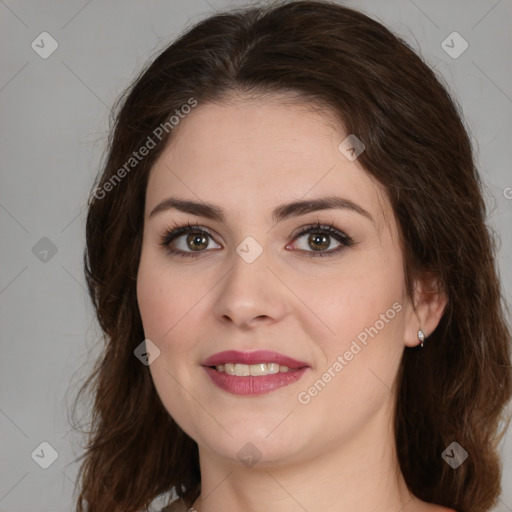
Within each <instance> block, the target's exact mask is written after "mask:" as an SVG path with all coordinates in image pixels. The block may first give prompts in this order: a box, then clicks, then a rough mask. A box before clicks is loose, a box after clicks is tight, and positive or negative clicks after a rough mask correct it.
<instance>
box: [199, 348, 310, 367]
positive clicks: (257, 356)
mask: <svg viewBox="0 0 512 512" xmlns="http://www.w3.org/2000/svg"><path fill="white" fill-rule="evenodd" d="M226 363H234V364H236V363H238V364H247V365H252V364H258V363H267V364H268V363H277V364H279V365H283V366H287V367H288V368H290V369H292V370H295V369H299V368H309V367H310V365H309V364H308V363H305V362H303V361H298V360H297V359H293V358H292V357H288V356H285V355H283V354H280V353H278V352H274V351H272V350H256V351H253V352H238V351H236V350H226V351H224V352H218V353H216V354H213V355H212V356H210V357H208V358H207V359H205V360H204V361H203V362H202V363H201V364H202V366H210V367H212V366H219V365H221V364H226Z"/></svg>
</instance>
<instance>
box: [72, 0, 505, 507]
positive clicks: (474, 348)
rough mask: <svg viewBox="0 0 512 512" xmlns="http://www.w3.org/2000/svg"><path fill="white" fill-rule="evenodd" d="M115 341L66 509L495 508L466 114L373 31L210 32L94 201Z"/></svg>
mask: <svg viewBox="0 0 512 512" xmlns="http://www.w3.org/2000/svg"><path fill="white" fill-rule="evenodd" d="M85 270H86V277H87V282H88V286H89V290H90V294H91V297H92V300H93V303H94V306H95V308H96V312H97V316H98V319H99V322H100V325H101V327H102V329H103V331H104V333H105V335H106V340H107V344H106V346H105V352H104V354H103V355H102V358H101V360H99V361H98V364H97V367H96V369H95V372H94V373H93V375H92V376H91V377H90V379H89V380H88V382H87V383H86V385H89V384H94V391H95V402H94V406H93V413H94V417H93V420H94V421H93V428H92V431H91V432H90V434H91V438H90V442H89V444H88V446H87V450H86V452H85V453H84V455H83V457H84V462H83V464H82V467H81V473H80V478H81V482H80V483H81V494H80V496H79V500H78V503H77V511H83V510H89V511H91V512H92V511H94V512H99V511H109V512H112V511H123V512H131V511H138V510H142V509H143V508H147V507H148V506H149V505H150V503H151V502H152V500H153V499H154V498H156V497H157V496H159V495H161V494H163V493H167V492H169V491H171V489H173V488H174V491H175V493H176V494H177V496H178V498H179V500H178V501H176V502H174V503H173V504H172V505H170V507H169V508H166V509H165V510H172V511H175V510H176V511H179V510H183V511H186V510H187V509H189V510H197V511H199V512H212V511H219V510H226V511H234V510H246V511H249V510H268V511H272V512H281V511H292V510H308V511H315V510H332V511H337V510H358V511H369V510H374V511H391V510H396V511H399V510H401V511H404V512H424V511H448V510H457V511H459V512H477V511H479V512H480V511H486V510H490V509H491V507H492V506H493V505H494V504H495V503H496V502H497V497H498V495H499V493H500V477H501V469H500V461H499V457H498V451H497V443H498V442H499V439H500V436H501V435H502V434H503V430H504V429H503V428H501V430H500V427H501V425H500V423H499V422H500V420H503V419H505V418H504V407H505V405H506V404H507V402H508V401H509V399H510V397H511V373H510V332H509V330H508V327H507V325H506V323H505V320H504V312H503V305H502V303H503V301H502V298H501V291H500V284H499V281H498V279H497V273H496V263H495V255H494V246H493V239H492V238H491V236H490V234H489V231H488V229H487V226H486V224H485V206H484V202H483V199H482V192H481V183H480V178H479V176H478V173H477V170H476V168H475V164H474V161H473V156H472V149H471V144H470V141H469V138H468V135H467V133H466V131H465V129H464V127H463V124H462V121H461V119H460V117H459V114H458V112H457V108H456V106H455V104H454V102H453V100H452V99H451V98H450V96H449V95H448V93H447V92H446V90H445V89H444V88H443V86H442V85H441V84H440V82H439V81H438V79H437V78H436V77H435V75H434V73H433V72H432V71H431V70H430V69H429V67H428V66H427V65H426V64H425V63H424V62H423V61H422V60H421V59H420V58H419V57H418V56H417V55H416V54H415V53H414V52H413V51H412V50H411V49H410V48H409V47H408V46H407V45H406V44H405V43H404V42H403V41H401V40H400V39H398V38H397V37H396V36H394V35H393V34H391V33H390V32H389V31H388V30H387V29H386V28H384V27H383V26H382V25H381V24H379V23H377V22H375V21H373V20H372V19H370V18H368V17H367V16H365V15H363V14H361V13H359V12H357V11H354V10H351V9H348V8H345V7H342V6H340V5H337V4H335V3H328V2H313V1H304V2H288V3H284V4H278V5H276V6H274V7H272V8H248V9H245V10H239V11H231V12H229V13H225V14H220V15H216V16H213V17H211V18H209V19H206V20H204V21H203V22H201V23H199V24H198V25H197V26H195V27H193V28H192V29H191V30H189V31H188V32H187V33H186V34H184V35H183V36H182V37H181V38H180V39H178V40H177V41H176V42H174V43H173V44H172V45H170V46H169V47H168V48H167V49H166V50H165V51H164V52H162V53H161V55H159V56H158V58H156V60H155V61H154V62H153V63H152V64H151V65H150V66H149V67H148V68H147V69H146V70H145V71H144V72H143V73H142V74H141V76H140V77H139V78H138V79H137V80H136V81H135V83H134V84H133V85H132V86H131V87H130V89H129V90H128V91H127V94H126V95H125V97H124V99H123V101H122V103H121V108H120V109H119V112H118V115H117V118H116V123H115V127H114V129H113V132H112V137H111V141H110V148H109V155H108V159H107V161H106V164H105V167H104V169H103V172H102V174H101V175H100V176H99V178H98V181H97V183H96V186H95V188H94V191H93V194H92V196H91V200H90V204H89V212H88V218H87V248H86V252H85Z"/></svg>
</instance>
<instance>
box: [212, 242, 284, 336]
mask: <svg viewBox="0 0 512 512" xmlns="http://www.w3.org/2000/svg"><path fill="white" fill-rule="evenodd" d="M270 259H271V258H270V257H267V254H266V252H265V251H263V253H262V254H261V255H260V256H259V257H258V258H256V259H255V260H254V261H252V262H250V263H249V262H248V261H246V260H244V259H243V258H242V257H241V256H239V254H238V253H235V254H234V256H233V259H232V267H231V269H230V270H229V271H228V272H227V274H226V276H225V277H224V278H223V279H222V280H221V282H220V284H219V285H218V286H217V287H216V293H217V295H216V297H215V306H214V315H215V318H216V319H217V320H219V321H220V322H223V323H232V324H234V325H236V326H237V327H239V328H240V329H246V330H247V329H251V328H253V327H256V326H257V325H262V324H268V325H270V324H272V323H274V322H278V321H280V320H281V319H282V318H284V317H285V316H286V315H287V313H288V312H289V307H290V306H289V301H290V292H289V290H287V288H286V286H285V285H284V284H283V282H282V281H281V280H280V279H279V278H278V275H279V272H278V271H276V270H275V268H272V267H275V265H272V263H271V261H270Z"/></svg>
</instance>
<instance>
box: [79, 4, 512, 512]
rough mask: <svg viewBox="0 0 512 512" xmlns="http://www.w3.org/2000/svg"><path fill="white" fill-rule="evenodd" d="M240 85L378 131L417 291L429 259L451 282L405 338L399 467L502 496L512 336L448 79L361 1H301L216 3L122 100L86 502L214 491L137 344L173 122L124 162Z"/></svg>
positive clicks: (96, 230) (448, 487)
mask: <svg viewBox="0 0 512 512" xmlns="http://www.w3.org/2000/svg"><path fill="white" fill-rule="evenodd" d="M233 91H242V92H245V93H248V94H260V93H261V94H268V93H294V94H297V93H298V94H299V97H300V98H301V99H302V101H303V102H304V103H305V104H306V103H308V102H310V101H312V102H316V103H317V104H322V105H324V106H326V107H327V108H328V109H329V110H330V111H331V112H334V113H335V114H336V115H337V116H338V117H339V119H340V122H341V123H342V124H343V127H344V129H345V130H346V132H347V133H353V134H356V135H357V137H358V138H359V139H361V140H362V141H363V142H364V144H365V145H366V150H365V151H364V152H363V153H362V154H361V155H360V156H359V160H358V161H359V162H360V163H361V164H362V165H363V166H364V168H365V169H366V170H367V172H368V173H370V174H371V175H372V176H374V177H375V178H376V179H377V180H378V181H379V182H380V183H382V184H383V185H384V187H385V189H386V190H387V194H388V197H389V199H390V202H391V205H392V207H393V210H394V213H395V216H396V219H397V224H398V226H399V229H400V233H401V238H402V240H401V243H402V248H403V256H404V265H405V269H404V271H405V275H406V278H407V285H408V293H409V295H410V296H412V295H411V294H412V283H413V279H414V278H416V277H418V276H420V275H421V274H422V273H424V272H429V273H431V274H433V275H434V276H435V277H436V278H437V280H438V282H439V286H440V288H441V289H442V290H443V291H444V292H445V293H446V295H447V297H448V304H447V306H446V310H445V313H444V315H443V317H442V319H441V321H440V324H439V325H438V327H437V329H436V330H435V331H434V332H433V333H432V334H431V335H430V337H429V338H428V340H427V343H426V345H425V347H424V348H423V349H420V348H406V349H405V350H404V354H403V358H402V363H401V366H400V370H399V375H398V381H397V382H398V392H397V397H396V399H397V409H396V417H395V432H396V445H397V453H398V458H399V463H400V469H401V471H402V473H403V475H404V478H405V481H406V483H407V485H408V487H409V489H410V491H411V492H412V493H413V494H414V495H415V496H417V497H419V498H420V499H422V500H424V501H427V502H431V503H436V504H440V505H443V506H447V507H451V508H455V509H457V510H458V511H461V512H462V511H463V512H482V511H486V510H489V509H490V508H491V507H492V506H493V505H494V504H495V503H496V500H497V497H498V495H499V493H500V490H501V488H500V478H501V464H500V459H499V456H498V448H499V447H498V443H499V442H500V440H501V437H502V435H503V433H504V432H505V430H506V426H503V429H502V431H501V432H500V422H501V421H502V420H505V419H506V418H505V414H504V411H505V405H506V404H507V402H508V401H509V399H510V397H511V396H512V388H511V386H512V379H511V366H510V340H511V337H510V331H509V330H508V327H507V325H506V322H505V312H504V301H503V299H502V295H501V290H500V284H499V280H498V276H497V272H496V262H495V252H496V248H495V245H494V241H493V236H492V234H491V233H490V231H489V228H488V227H487V225H486V223H485V217H486V208H485V204H484V201H483V194H482V183H481V181H480V178H479V176H478V173H477V169H476V167H475V163H474V160H473V154H472V148H471V143H470V140H469V137H468V134H467V132H466V130H465V128H464V126H463V123H462V121H461V118H460V115H459V113H458V108H457V106H456V105H455V104H454V101H453V100H452V99H451V97H450V95H449V93H448V92H447V91H446V89H445V87H443V85H442V84H441V83H440V80H439V79H438V78H436V76H435V74H434V73H433V71H432V70H431V69H430V68H429V67H428V66H427V65H426V64H425V63H424V62H423V60H422V59H421V58H420V57H419V56H418V55H416V54H415V53H414V51H412V50H411V48H410V47H409V46H408V45H407V44H406V43H405V42H403V41H402V40H400V39H399V38H397V37H396V36H395V35H393V34H392V33H391V32H390V31H389V30H388V29H386V28H385V27H383V26H382V25H381V24H380V23H377V22H376V21H373V20H372V19H371V18H369V17H367V16H365V15H364V14H362V13H360V12H357V11H355V10H352V9H349V8H346V7H342V6H340V5H338V4H335V3H331V2H326V1H298V2H285V3H282V2H281V3H278V4H276V5H274V6H271V7H260V6H258V7H250V8H245V9H238V10H232V11H230V12H228V13H224V14H218V15H215V16H212V17H210V18H207V19H206V20H204V21H202V22H200V23H198V24H197V25H195V26H194V27H192V28H191V29H190V30H189V31H187V33H185V34H184V35H182V36H181V37H180V38H179V39H178V40H177V41H176V42H174V43H173V44H171V45H170V46H169V47H167V48H166V49H165V50H164V51H163V52H162V53H161V54H160V55H159V56H158V57H157V58H156V59H155V60H154V62H152V63H151V64H150V65H149V66H148V67H147V68H146V69H145V70H144V71H143V72H142V73H141V75H140V76H139V78H137V80H135V82H134V83H133V84H132V85H131V86H130V88H129V89H128V90H127V91H126V93H125V95H124V96H123V97H122V98H121V99H120V100H119V103H118V106H119V105H120V108H118V109H117V110H118V113H117V116H116V118H115V125H114V127H113V130H112V132H111V136H110V139H109V152H108V157H107V159H106V162H105V165H104V168H103V172H102V174H101V175H99V177H98V179H97V182H96V184H95V185H96V186H95V190H94V194H92V195H91V198H90V200H89V210H88V216H87V227H86V243H87V247H86V250H85V254H84V264H85V273H86V280H87V284H88V288H89V293H90V295H91V298H92V301H93V304H94V307H95V311H96V314H97V317H98V320H99V324H100V326H101V328H102V330H103V331H104V333H105V339H106V340H107V341H106V344H105V347H104V352H103V353H102V354H101V357H100V358H99V359H98V360H97V363H96V366H95V368H94V371H93V373H92V375H90V376H89V378H88V379H87V380H86V382H85V383H84V385H83V386H82V388H81V389H80V392H79V394H78V395H77V398H76V400H77V402H78V399H79V397H80V395H81V393H82V392H83V390H84V389H85V388H87V387H89V386H92V389H93V391H94V404H93V408H92V428H91V430H89V431H88V432H87V433H88V435H90V439H89V441H88V444H87V447H86V450H85V453H84V454H83V455H82V456H81V457H80V458H84V462H83V464H82V465H81V468H80V473H79V478H80V479H81V480H80V486H81V489H80V496H79V498H78V503H77V511H78V512H82V511H83V510H88V511H90V512H107V511H108V512H116V511H123V512H131V511H136V510H140V509H141V508H143V507H147V506H149V504H150V503H151V501H152V500H153V499H154V498H155V497H156V496H158V495H159V494H162V493H164V492H168V491H170V490H171V488H172V487H173V486H175V488H176V492H177V494H178V495H179V496H180V497H183V498H184V499H185V500H186V502H187V503H189V504H191V503H192V502H193V501H194V499H195V498H196V497H197V496H198V494H199V492H200V472H199V463H198V450H197V445H196V443H195V442H194V441H193V440H192V439H191V438H190V437H189V436H188V435H187V434H185V433H184V432H183V431H182V430H181V429H180V427H179V426H178V425H177V424H176V423H175V422H174V420H173V419H172V418H171V417H170V415H169V414H168V412H167V411H166V410H165V408H164V407H163V405H162V403H161V401H160V399H159V397H158V395H157V393H156V390H155V387H154V384H153V381H152V379H151V376H150V373H149V369H148V368H147V367H146V366H144V365H143V364H141V362H140V361H139V360H138V359H137V358H136V357H135V356H134V354H133V351H134V349H135V347H136V346H137V345H139V344H140V343H141V342H142V340H143V339H144V332H143V327H142V323H141V318H140V314H139V310H138V306H137V299H136V276H137V269H138V264H139V256H140V252H141V240H142V231H143V213H144V202H145V191H146V185H147V180H148V175H149V173H150V170H151V168H152V166H153V164H154V162H155V160H156V159H157V158H158V156H159V155H160V154H161V152H162V149H163V148H164V146H165V144H166V143H167V142H168V140H169V138H170V137H172V130H168V132H166V133H165V135H164V136H163V137H162V138H161V140H157V141H156V142H157V143H156V147H154V148H153V149H151V151H149V153H148V154H147V156H145V157H144V158H143V159H141V160H140V161H138V162H137V164H136V165H134V166H133V168H131V167H130V168H129V172H128V171H127V172H125V173H122V174H123V176H122V179H117V180H115V181H113V179H114V178H115V176H114V175H116V173H117V178H119V176H120V174H119V170H120V169H121V168H123V166H125V170H126V162H127V161H128V160H129V158H130V157H131V156H132V155H133V152H136V151H137V150H138V149H139V148H140V147H141V146H143V145H144V144H146V143H147V140H148V137H152V138H153V140H154V139H156V137H154V133H155V132H154V130H155V128H156V127H158V126H162V125H163V124H164V123H166V122H168V120H169V117H170V116H171V115H173V113H174V112H175V111H176V110H177V109H180V107H181V106H182V105H184V104H186V103H187V102H189V100H190V98H195V100H196V101H197V102H198V103H199V104H201V103H205V102H213V101H222V100H223V99H225V98H226V97H227V95H228V94H229V93H230V92H233ZM107 183H110V184H111V185H110V187H107V186H106V184H107ZM107 191H108V192H107ZM506 425H507V426H508V422H507V424H506ZM453 441H456V442H457V443H459V444H460V445H461V446H462V447H463V448H464V449H465V450H466V451H467V452H468V453H469V457H468V459H467V460H466V461H465V462H464V463H463V464H462V465H461V466H460V467H458V468H457V469H452V468H451V467H450V466H449V465H448V464H447V463H446V462H445V461H444V460H443V458H442V457H441V453H442V452H443V451H444V450H445V448H446V447H447V446H449V445H450V444H451V443H452V442H453ZM84 502H85V503H87V506H86V508H84Z"/></svg>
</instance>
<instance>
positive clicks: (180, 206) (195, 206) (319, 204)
mask: <svg viewBox="0 0 512 512" xmlns="http://www.w3.org/2000/svg"><path fill="white" fill-rule="evenodd" d="M171 209H176V210H179V211H182V212H185V213H190V214H192V215H197V216H198V217H205V218H207V219H211V220H214V221H218V222H225V217H224V214H223V212H222V209H221V208H219V207H218V206H215V205H213V204H210V203H204V202H202V203H198V202H195V201H190V200H186V199H179V198H177V197H168V198H167V199H164V200H163V201H162V202H160V203H158V204H157V205H156V206H155V208H153V210H152V211H151V213H150V214H149V218H150V219H151V218H152V217H154V216H155V215H157V214H158V213H161V212H164V211H167V210H171ZM332 209H345V210H350V211H353V212H356V213H358V214H360V215H363V216H364V217H366V218H368V219H369V220H370V221H372V222H373V223H375V221H374V219H373V217H372V216H371V215H370V214H369V213H368V212H367V211H366V210H365V209H364V208H362V207H361V206H359V205H358V204H357V203H354V202H353V201H351V200H349V199H344V198H342V197H337V196H326V197H319V198H316V199H309V200H307V201H294V202H291V203H286V204H282V205H279V206H278V207H277V208H275V209H274V210H273V212H272V220H273V221H274V223H276V224H277V223H278V222H280V221H282V220H285V219H288V218H290V217H296V216H299V215H305V214H306V213H310V212H316V211H320V210H332Z"/></svg>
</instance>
